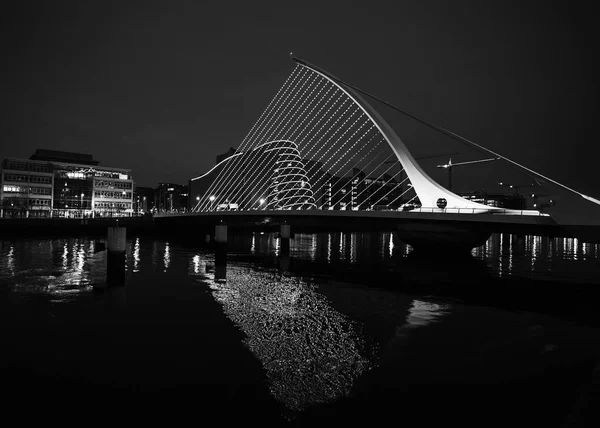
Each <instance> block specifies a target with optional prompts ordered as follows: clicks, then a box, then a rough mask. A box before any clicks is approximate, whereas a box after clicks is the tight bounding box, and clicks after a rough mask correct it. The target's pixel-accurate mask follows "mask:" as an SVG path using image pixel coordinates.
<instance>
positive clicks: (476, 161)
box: [437, 157, 500, 190]
mask: <svg viewBox="0 0 600 428" xmlns="http://www.w3.org/2000/svg"><path fill="white" fill-rule="evenodd" d="M498 159H500V158H499V157H496V158H489V159H479V160H474V161H468V162H458V163H452V158H450V160H449V161H448V163H445V164H443V165H438V166H437V167H438V168H446V169H448V190H452V168H454V167H455V166H463V165H472V164H475V163H482V162H491V161H495V160H498Z"/></svg>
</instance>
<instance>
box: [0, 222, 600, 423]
mask: <svg viewBox="0 0 600 428" xmlns="http://www.w3.org/2000/svg"><path fill="white" fill-rule="evenodd" d="M98 242H99V241H98V240H94V239H91V238H61V239H58V238H57V239H30V238H28V239H16V240H4V241H1V240H0V293H1V296H2V297H1V303H0V304H1V306H0V309H1V311H2V316H3V320H2V337H3V342H4V347H3V348H4V350H3V351H2V359H1V360H0V361H1V362H2V366H3V369H4V371H3V374H4V377H5V379H6V382H5V385H6V391H7V392H8V396H9V397H10V399H9V401H7V403H9V404H10V405H11V406H13V407H14V408H15V409H17V408H19V409H21V415H22V416H23V417H24V418H33V419H35V418H40V420H43V421H46V420H47V419H46V416H44V415H48V413H43V414H40V413H39V412H37V410H36V409H41V408H44V409H45V410H48V409H49V410H50V411H51V412H50V414H53V415H57V414H58V415H61V420H67V419H69V418H72V419H74V420H76V421H78V422H81V421H82V419H81V418H88V419H89V418H90V415H91V414H93V415H95V416H94V417H93V418H94V420H100V419H102V418H106V420H113V418H116V417H117V415H120V416H118V417H119V418H121V420H126V419H127V420H132V421H137V422H142V421H144V422H146V421H158V420H159V418H164V420H165V421H169V422H174V421H175V420H176V419H177V418H181V419H182V420H189V418H190V417H197V418H200V419H206V418H208V417H209V416H211V417H212V416H214V417H216V418H217V420H220V421H221V422H223V423H227V422H231V421H238V420H240V421H244V422H252V421H257V422H259V423H262V424H263V425H269V424H273V425H283V424H287V425H297V426H309V425H313V424H314V423H315V421H319V422H331V423H344V424H349V423H350V424H352V422H356V423H358V422H359V421H360V423H361V424H362V423H375V424H377V423H379V422H382V421H387V420H389V418H395V419H396V420H397V421H411V422H412V421H417V422H419V423H420V424H421V425H425V426H434V425H437V424H439V423H450V422H458V423H461V424H462V425H463V426H464V425H467V426H492V425H493V426H506V424H507V423H510V424H514V423H515V422H517V421H518V422H522V423H534V424H536V425H539V426H564V425H563V424H564V423H565V422H566V421H577V422H581V421H583V420H589V418H590V417H592V416H591V413H590V411H589V408H590V406H589V405H588V406H587V407H586V405H585V404H581V403H586V402H587V403H589V402H590V400H591V399H592V398H590V397H592V396H591V395H590V393H589V392H586V391H590V388H591V390H593V388H594V385H595V382H597V376H594V370H595V369H596V373H597V371H598V367H599V366H598V362H600V323H598V322H597V319H596V315H595V314H596V312H595V308H596V306H595V304H594V303H593V301H590V298H589V296H592V295H593V292H594V290H595V288H597V287H598V286H600V285H599V284H600V281H599V278H600V246H599V245H597V244H585V243H580V242H577V240H574V239H562V238H560V239H559V238H555V239H548V238H542V237H536V236H525V237H517V236H516V235H507V234H503V235H492V237H491V238H490V240H489V241H488V242H487V244H486V245H485V246H483V247H480V248H478V249H475V250H473V252H472V253H471V254H470V255H465V256H460V257H459V256H456V257H455V256H454V255H445V256H441V257H438V258H432V257H431V256H430V255H427V256H423V255H419V254H417V253H415V252H414V251H413V250H412V248H411V247H410V246H407V245H404V244H403V243H402V242H400V241H398V240H397V239H396V238H395V237H394V236H393V235H392V234H389V233H335V234H297V235H296V236H295V237H294V239H293V240H292V243H291V249H290V253H289V255H287V254H283V253H282V251H281V248H280V243H279V240H278V239H277V238H276V237H275V236H274V235H272V234H258V233H257V234H253V235H248V236H243V237H236V238H232V239H231V240H230V243H229V244H228V245H229V246H228V248H229V253H228V256H227V267H226V269H222V268H221V267H219V266H215V264H214V255H213V254H212V252H211V250H210V248H206V247H203V246H190V245H189V244H185V245H184V244H182V243H177V242H169V241H165V240H159V239H155V238H150V237H144V236H140V237H131V238H130V239H128V242H127V249H126V257H127V264H126V271H127V274H126V285H125V286H123V287H115V288H110V289H107V288H104V283H105V280H106V252H105V251H96V249H97V248H96V246H97V244H98ZM586 409H588V410H586ZM90 412H91V413H90ZM88 419H85V420H88ZM572 426H577V425H572Z"/></svg>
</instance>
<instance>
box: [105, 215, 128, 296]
mask: <svg viewBox="0 0 600 428" xmlns="http://www.w3.org/2000/svg"><path fill="white" fill-rule="evenodd" d="M126 237H127V228H126V227H119V226H111V227H109V228H108V231H107V235H106V249H107V254H106V284H107V285H108V286H113V285H125V240H126Z"/></svg>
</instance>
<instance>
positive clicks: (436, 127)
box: [290, 54, 600, 205]
mask: <svg viewBox="0 0 600 428" xmlns="http://www.w3.org/2000/svg"><path fill="white" fill-rule="evenodd" d="M290 56H291V58H292V60H293V61H294V62H296V63H298V64H301V65H304V66H306V67H308V68H312V69H314V70H317V71H318V72H320V73H323V74H324V75H326V76H327V77H329V78H330V79H332V80H335V81H336V82H338V83H341V84H342V85H344V86H347V87H349V88H352V89H354V90H355V91H357V92H360V93H361V94H364V95H366V96H368V97H370V98H372V99H374V100H376V101H379V102H380V103H382V104H384V105H386V106H388V107H390V108H392V109H394V110H396V111H398V112H400V113H402V114H404V115H405V116H408V117H410V118H411V119H413V120H416V121H417V122H420V123H422V124H423V125H426V126H428V127H430V128H432V129H434V130H436V131H438V132H441V133H442V134H444V135H446V136H448V137H450V138H452V139H454V140H456V141H459V142H461V143H463V144H466V145H469V146H471V147H475V148H477V149H479V150H483V151H485V152H487V153H491V154H492V155H494V156H497V157H499V158H501V159H503V160H505V161H507V162H509V163H511V164H513V165H516V166H517V167H519V168H521V169H523V170H525V171H528V172H530V173H532V174H535V175H537V176H538V177H541V178H543V179H544V180H548V181H550V182H552V183H554V184H556V185H558V186H560V187H562V188H564V189H566V190H569V191H570V192H573V193H575V194H577V195H579V196H581V197H582V198H584V199H586V200H588V201H590V202H593V203H595V204H597V205H600V200H598V199H595V198H592V197H591V196H587V195H584V194H583V193H581V192H578V191H577V190H574V189H572V188H570V187H568V186H565V185H564V184H561V183H559V182H558V181H556V180H553V179H551V178H549V177H546V176H545V175H543V174H540V173H539V172H537V171H534V170H532V169H530V168H527V167H526V166H524V165H521V164H520V163H518V162H515V161H513V160H512V159H509V158H507V157H506V156H502V155H501V154H499V153H496V152H494V151H492V150H490V149H488V148H486V147H483V146H481V145H479V144H477V143H475V142H473V141H471V140H469V139H467V138H464V137H462V136H460V135H458V134H456V133H454V132H452V131H450V130H448V129H446V128H444V127H442V126H439V125H436V124H434V123H431V122H429V121H426V120H425V119H421V118H420V117H418V116H415V115H413V114H411V113H409V112H407V111H406V110H404V109H401V108H400V107H398V106H395V105H393V104H391V103H389V102H387V101H385V100H383V99H381V98H379V97H377V96H375V95H372V94H370V93H368V92H366V91H363V90H362V89H360V88H357V87H356V86H354V85H351V84H349V83H346V82H344V81H343V80H341V79H338V78H337V77H335V76H332V75H331V74H330V73H329V72H327V71H325V70H323V69H322V68H319V67H317V66H315V65H313V64H310V63H309V62H307V61H304V60H302V59H300V58H297V57H295V56H293V54H290Z"/></svg>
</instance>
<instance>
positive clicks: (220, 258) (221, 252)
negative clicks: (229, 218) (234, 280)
mask: <svg viewBox="0 0 600 428" xmlns="http://www.w3.org/2000/svg"><path fill="white" fill-rule="evenodd" d="M226 272H227V225H225V224H223V222H222V221H221V224H218V225H216V226H215V279H217V280H224V279H225V278H226Z"/></svg>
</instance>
